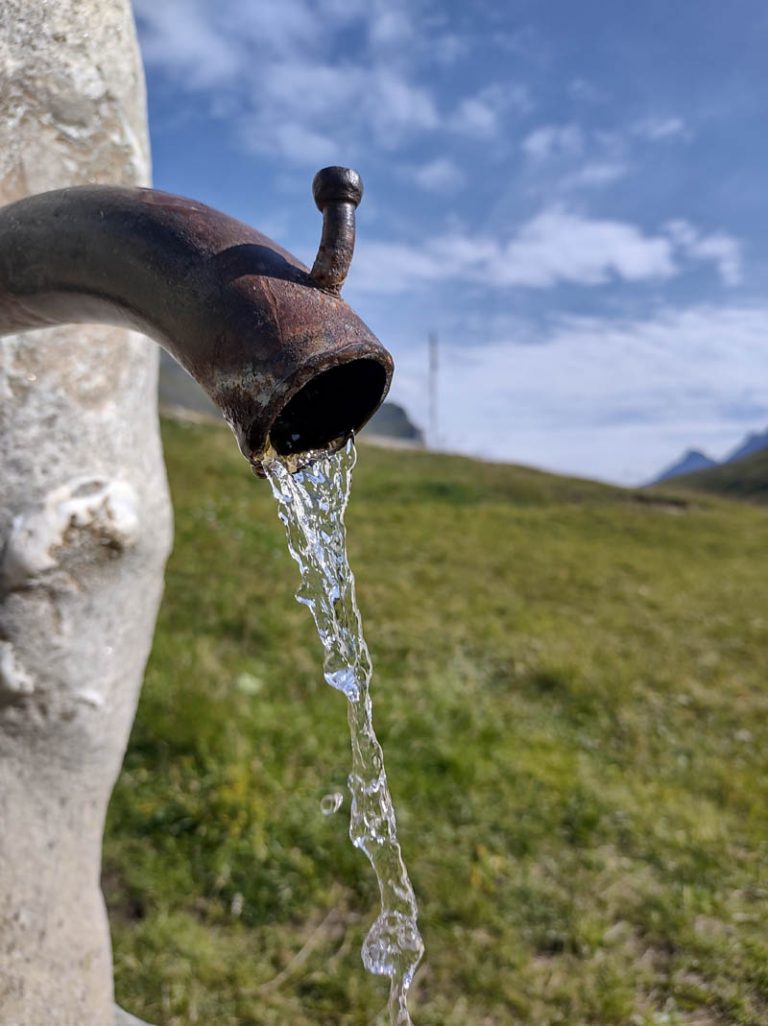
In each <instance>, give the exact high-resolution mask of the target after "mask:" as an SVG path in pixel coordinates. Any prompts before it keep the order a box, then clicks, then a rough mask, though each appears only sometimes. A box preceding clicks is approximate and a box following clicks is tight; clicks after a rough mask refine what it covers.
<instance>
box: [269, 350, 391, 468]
mask: <svg viewBox="0 0 768 1026" xmlns="http://www.w3.org/2000/svg"><path fill="white" fill-rule="evenodd" d="M387 381H388V374H387V370H386V368H385V367H384V366H383V365H382V364H381V363H379V362H378V361H377V360H372V359H360V360H352V361H351V362H349V363H344V364H341V365H340V366H338V367H331V368H330V369H329V370H325V371H323V372H322V373H320V374H318V375H317V376H316V377H314V378H312V380H311V381H308V382H307V384H306V385H304V386H303V388H301V389H300V390H299V391H298V392H297V393H296V394H295V395H294V396H292V397H291V399H290V400H289V401H288V402H287V403H286V405H285V406H284V407H283V409H282V410H281V412H280V413H279V414H278V416H277V418H276V420H275V421H274V423H273V425H272V429H271V431H270V441H271V443H272V447H273V448H274V450H275V451H276V452H277V453H278V454H279V455H280V456H290V455H291V454H293V453H302V452H308V451H310V450H314V449H334V448H338V446H339V445H341V444H343V442H344V441H345V440H346V439H347V438H348V437H349V436H350V434H352V433H353V432H354V431H358V430H359V429H360V428H361V427H362V426H363V425H364V424H365V423H366V421H367V420H368V419H369V417H371V416H372V414H373V413H374V412H375V411H376V410H377V409H378V407H379V405H380V403H381V401H382V399H383V397H384V394H385V392H386V388H387Z"/></svg>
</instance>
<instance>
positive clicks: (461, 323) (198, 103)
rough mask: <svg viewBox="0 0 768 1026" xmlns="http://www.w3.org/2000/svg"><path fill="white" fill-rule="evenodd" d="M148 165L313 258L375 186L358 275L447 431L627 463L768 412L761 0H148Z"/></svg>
mask: <svg viewBox="0 0 768 1026" xmlns="http://www.w3.org/2000/svg"><path fill="white" fill-rule="evenodd" d="M134 7H135V11H136V15H137V21H138V27H139V36H140V41H141V45H142V50H143V53H144V60H145V64H146V70H147V85H148V95H149V109H150V128H151V133H152V146H153V161H154V180H155V185H156V186H157V187H158V188H163V189H169V190H171V191H175V192H179V193H182V194H187V195H190V196H194V197H195V198H197V199H200V200H202V201H204V202H207V203H210V204H211V205H213V206H218V207H220V208H221V209H223V210H225V211H227V212H228V213H231V214H234V215H235V216H237V217H240V218H242V219H243V220H246V221H248V222H250V223H251V224H253V225H254V226H255V227H257V228H259V229H260V230H262V231H264V232H266V233H267V234H268V235H271V236H272V237H273V238H275V239H276V240H277V241H279V242H280V243H281V244H282V245H284V246H286V247H287V248H288V249H290V250H292V251H293V252H294V253H295V254H296V255H297V256H298V257H300V258H301V259H303V260H304V261H305V262H306V263H310V264H311V262H312V259H313V258H314V254H315V251H316V247H317V242H318V238H319V230H320V217H319V214H318V213H317V211H316V210H315V208H314V205H313V203H312V199H311V195H310V183H311V179H312V176H313V174H314V172H315V171H316V170H317V169H318V168H320V167H322V166H325V165H327V164H343V165H349V166H352V167H355V168H357V169H358V170H359V171H360V173H361V174H362V176H363V179H364V182H365V189H366V193H365V198H364V200H363V204H362V206H361V207H360V210H359V212H358V247H357V252H356V254H355V259H354V261H353V264H352V269H351V272H350V276H349V279H348V282H347V285H346V286H345V297H346V298H347V300H348V301H349V302H350V303H351V304H352V305H353V306H354V307H355V309H356V310H357V311H358V312H359V313H360V314H361V316H362V317H363V319H364V320H366V321H367V322H368V324H369V325H370V326H371V328H372V329H373V330H374V331H375V332H376V333H377V334H378V335H379V337H380V338H381V339H382V341H383V342H384V343H385V344H386V345H387V346H388V347H389V348H390V349H391V351H392V352H393V354H394V356H395V359H396V363H397V368H398V369H397V374H396V378H395V383H394V385H393V390H392V393H391V394H392V398H394V399H396V400H399V401H401V402H403V403H404V404H405V405H406V407H407V408H408V409H409V411H410V412H411V414H412V415H413V416H414V418H415V419H416V420H417V421H420V422H421V423H422V424H426V421H427V411H426V408H425V396H426V394H427V387H426V385H427V352H426V340H427V335H428V332H429V331H436V332H437V333H438V335H439V339H440V349H441V352H440V366H441V373H440V413H439V425H438V430H439V437H438V439H437V441H438V444H439V445H440V446H441V447H444V448H447V449H451V450H456V451H464V452H469V453H472V454H476V455H484V456H488V457H491V458H495V459H506V460H512V461H517V462H523V463H529V464H534V465H537V466H542V467H545V468H548V469H552V470H556V471H564V472H571V473H576V474H580V475H584V476H591V477H599V478H604V479H607V480H613V481H618V482H622V483H636V482H641V481H644V480H646V479H647V478H649V477H651V476H653V475H654V474H655V473H656V471H658V470H659V469H660V468H661V467H662V466H663V465H665V464H667V463H669V462H671V461H672V460H673V459H675V458H676V457H677V456H678V455H679V454H680V452H681V451H682V450H683V449H685V448H688V447H689V446H691V445H694V446H698V447H701V448H703V449H705V450H707V451H708V452H709V453H710V454H712V455H713V456H716V457H717V456H722V455H723V454H724V453H725V452H726V451H727V450H728V449H730V448H731V447H732V446H734V445H735V444H736V443H737V441H739V439H740V438H741V437H742V436H743V435H744V433H745V432H746V431H747V430H750V429H753V428H764V427H765V426H766V424H768V292H767V291H766V278H767V275H766V271H767V270H768V244H767V243H766V228H768V199H767V196H766V192H767V190H766V168H768V124H767V123H766V121H767V118H766V115H768V76H767V75H766V58H765V54H766V52H768V6H766V5H765V4H764V2H763V0H732V2H731V3H729V4H725V3H723V2H722V0H716V2H711V0H696V2H683V3H677V4H673V3H670V2H669V0H663V2H662V0H643V2H641V3H638V2H637V0H614V2H613V3H605V2H599V3H598V2H596V0H578V2H574V0H494V2H482V0H480V2H473V3H466V2H434V0H411V2H401V0H386V2H384V3H380V2H378V0H369V2H363V0H326V2H323V3H319V2H312V0H217V2H213V0H207V2H206V0H135V2H134Z"/></svg>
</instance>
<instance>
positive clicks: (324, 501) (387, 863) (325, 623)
mask: <svg viewBox="0 0 768 1026" xmlns="http://www.w3.org/2000/svg"><path fill="white" fill-rule="evenodd" d="M313 455H315V454H313ZM354 465H355V448H354V444H353V442H352V440H351V439H350V441H349V442H348V443H347V444H346V446H345V447H344V449H342V450H341V451H340V452H338V453H335V454H332V455H328V454H317V459H316V460H315V461H314V462H313V463H311V464H310V465H309V466H307V467H305V468H303V469H302V470H299V471H298V472H296V473H294V474H291V473H290V471H289V469H288V468H287V467H286V466H285V465H284V464H283V463H282V462H280V461H279V460H274V461H272V462H270V463H269V464H268V465H265V466H264V469H265V471H266V474H267V477H268V478H269V482H270V484H271V485H272V491H273V493H274V495H275V498H276V499H277V503H278V515H279V517H280V519H281V520H282V522H283V524H284V525H285V528H286V533H287V535H288V548H289V550H290V553H291V555H292V556H293V558H294V559H295V560H296V562H297V563H298V565H299V570H300V572H301V586H300V587H299V590H298V591H297V593H296V598H297V600H298V601H299V602H301V603H302V604H303V605H305V606H308V607H309V609H310V611H311V613H312V616H313V618H314V621H315V625H316V627H317V633H318V634H319V635H320V640H321V642H322V644H323V648H324V650H325V659H324V675H325V679H326V681H327V682H328V683H329V684H330V685H331V687H334V688H337V689H338V690H339V691H342V692H343V693H344V694H345V695H346V696H347V699H348V702H347V719H348V721H349V730H350V738H351V741H352V772H351V773H350V775H349V780H348V783H349V791H350V794H351V797H352V811H351V814H350V822H349V836H350V839H351V840H352V843H353V844H354V845H355V847H356V848H360V849H361V850H362V851H363V852H365V854H366V855H367V857H368V859H369V861H370V863H371V865H372V866H373V870H374V872H375V873H376V879H377V880H378V883H379V892H380V895H381V910H380V912H379V915H378V916H377V917H376V920H375V922H374V923H373V926H372V927H371V929H370V930H369V931H368V936H367V937H366V938H365V942H364V944H363V948H362V958H363V964H364V965H365V968H366V969H367V970H368V971H369V972H371V973H375V974H377V975H379V976H388V977H389V979H390V993H389V1013H390V1021H391V1023H392V1026H412V1023H411V1017H410V1015H409V1013H408V1006H407V1003H406V999H407V994H408V988H409V987H410V985H411V982H412V980H413V974H414V972H415V971H416V966H417V965H418V964H419V961H420V959H421V956H422V954H423V952H424V945H423V943H422V940H421V935H420V934H419V930H418V926H417V922H416V917H417V910H416V898H415V896H414V893H413V888H412V886H411V881H410V880H409V878H408V872H407V870H406V868H405V863H404V862H403V857H402V854H401V851H400V845H399V843H398V840H397V827H396V823H395V810H394V807H393V805H392V798H391V797H390V794H389V787H388V786H387V775H386V772H385V770H384V756H383V753H382V750H381V745H380V744H379V742H378V739H377V737H376V734H375V732H374V729H373V722H372V710H373V707H372V703H371V696H370V692H369V686H370V682H371V676H372V673H373V670H372V666H371V658H370V655H369V654H368V647H367V645H366V643H365V639H364V637H363V630H362V623H361V620H360V612H359V610H358V608H357V602H356V599H355V579H354V577H353V575H352V571H351V570H350V568H349V563H348V561H347V551H346V531H345V528H344V512H345V510H346V508H347V502H348V501H349V491H350V486H351V481H352V469H353V467H354Z"/></svg>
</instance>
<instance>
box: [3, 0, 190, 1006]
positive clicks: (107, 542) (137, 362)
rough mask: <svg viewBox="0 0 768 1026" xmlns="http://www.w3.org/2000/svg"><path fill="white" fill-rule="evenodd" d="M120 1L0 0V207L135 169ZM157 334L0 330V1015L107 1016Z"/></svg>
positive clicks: (150, 587)
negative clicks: (107, 856)
mask: <svg viewBox="0 0 768 1026" xmlns="http://www.w3.org/2000/svg"><path fill="white" fill-rule="evenodd" d="M144 102H145V101H144V86H143V73H142V69H141V64H140V61H139V57H138V50H137V46H136V40H135V33H134V27H133V22H132V15H131V10H130V5H129V3H128V0H0V205H2V204H5V203H10V202H12V201H13V200H16V199H20V198H22V197H23V196H25V195H29V194H32V193H35V192H42V191H45V190H48V189H55V188H63V187H65V186H68V185H80V184H86V183H92V182H102V183H110V184H122V185H146V184H149V158H148V145H147V133H146V115H145V106H144ZM156 376H157V347H156V346H155V344H154V343H152V342H150V341H148V340H147V339H145V338H143V337H141V336H140V335H138V334H136V333H132V332H126V331H122V330H119V329H117V328H111V327H103V326H99V327H96V326H78V327H68V328H52V329H49V330H47V331H37V332H30V333H27V334H25V335H22V336H16V337H11V338H3V339H0V439H1V440H2V441H1V443H0V481H1V482H2V488H0V1023H2V1024H3V1026H6V1024H8V1026H10V1024H12V1026H41V1024H43V1023H45V1026H114V1022H115V1020H114V1008H113V995H112V966H111V953H110V943H109V932H108V928H107V922H106V916H105V912H104V903H103V899H102V896H101V892H100V890H99V887H98V879H99V866H100V859H101V833H102V829H103V820H104V813H105V810H106V805H107V802H108V800H109V795H110V792H111V789H112V785H113V783H114V780H115V778H116V776H117V773H118V771H119V767H120V764H121V760H122V755H123V752H124V749H125V744H126V741H127V737H128V732H129V730H130V726H131V722H132V719H133V714H134V710H135V706H136V702H137V698H138V691H139V687H140V683H141V678H142V675H143V670H144V664H145V661H146V657H147V654H148V651H149V646H150V643H151V637H152V632H153V629H154V621H155V615H156V610H157V605H158V602H159V598H160V592H161V588H162V570H163V565H164V562H165V558H166V555H167V552H168V548H169V543H170V512H169V502H168V493H167V485H166V480H165V472H164V467H163V463H162V453H161V448H160V442H159V437H158V430H157V417H156V399H155V395H156V380H157V377H156Z"/></svg>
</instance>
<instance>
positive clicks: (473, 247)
mask: <svg viewBox="0 0 768 1026" xmlns="http://www.w3.org/2000/svg"><path fill="white" fill-rule="evenodd" d="M356 264H357V266H356V282H357V284H358V286H360V287H364V288H368V289H371V290H372V291H379V292H399V291H403V290H404V289H407V288H409V287H411V286H412V285H413V284H418V283H420V282H421V283H424V282H434V281H448V280H463V281H473V282H478V283H481V284H484V285H487V286H491V287H494V286H495V287H502V288H505V287H510V286H519V287H527V288H547V287H550V286H553V285H557V284H558V283H561V282H572V283H576V284H581V285H600V284H603V283H605V282H607V281H610V280H611V278H614V277H615V278H621V279H623V280H625V281H641V280H644V279H651V278H668V277H670V276H672V275H674V274H676V273H677V272H678V268H677V266H676V264H675V262H674V259H673V245H672V242H671V241H670V239H669V238H667V237H666V236H664V235H657V236H649V235H645V234H644V233H643V232H642V231H641V230H640V229H639V228H637V227H636V226H635V225H632V224H627V223H624V222H621V221H610V220H597V219H590V218H587V217H583V216H581V215H579V214H574V213H571V212H569V211H567V210H565V209H562V208H558V207H554V208H551V209H548V210H544V211H542V213H540V214H539V215H537V216H536V217H534V218H532V219H531V220H529V221H527V222H526V223H524V224H523V225H522V226H521V227H520V228H519V230H518V231H517V232H516V234H514V235H513V236H511V237H510V238H508V239H502V238H494V237H490V236H487V237H481V236H471V235H467V234H459V233H454V234H452V235H448V236H445V235H443V236H439V237H436V238H432V239H429V240H427V241H426V242H425V243H423V244H421V245H419V246H409V245H404V244H402V243H388V242H374V241H371V242H366V241H363V242H362V243H361V244H360V247H359V254H358V257H357V261H356Z"/></svg>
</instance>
